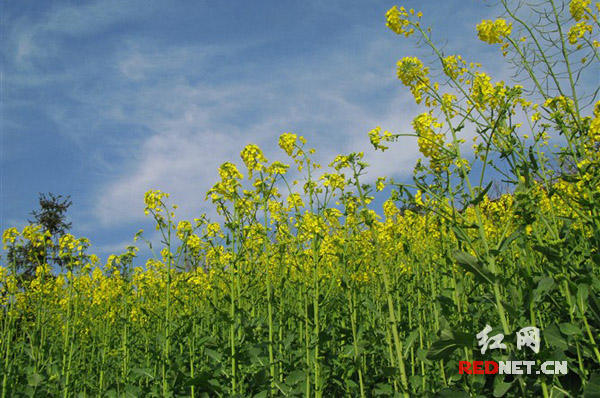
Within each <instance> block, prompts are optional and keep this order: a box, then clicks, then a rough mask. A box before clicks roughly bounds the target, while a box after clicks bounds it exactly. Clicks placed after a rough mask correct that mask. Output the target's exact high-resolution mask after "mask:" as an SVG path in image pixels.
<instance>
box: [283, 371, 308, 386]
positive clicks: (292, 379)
mask: <svg viewBox="0 0 600 398" xmlns="http://www.w3.org/2000/svg"><path fill="white" fill-rule="evenodd" d="M304 380H306V373H304V371H303V370H293V371H291V372H290V374H289V375H288V376H287V377H286V378H285V382H286V383H287V384H288V385H290V386H293V385H295V384H298V383H300V382H301V381H304Z"/></svg>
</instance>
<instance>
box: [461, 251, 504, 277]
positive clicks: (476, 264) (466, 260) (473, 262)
mask: <svg viewBox="0 0 600 398" xmlns="http://www.w3.org/2000/svg"><path fill="white" fill-rule="evenodd" d="M452 255H453V257H454V259H455V260H456V262H457V263H458V264H459V265H460V266H461V267H462V268H463V269H464V270H465V271H468V272H471V273H472V274H473V275H475V278H476V279H477V280H478V281H479V282H482V283H488V284H490V285H492V284H494V279H495V277H494V275H493V274H492V273H491V272H490V271H488V270H487V269H485V267H484V265H483V264H482V263H481V261H479V260H478V259H477V257H474V256H472V255H470V254H468V253H465V252H463V251H460V250H454V251H453V252H452Z"/></svg>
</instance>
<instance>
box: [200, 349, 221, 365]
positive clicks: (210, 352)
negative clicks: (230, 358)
mask: <svg viewBox="0 0 600 398" xmlns="http://www.w3.org/2000/svg"><path fill="white" fill-rule="evenodd" d="M204 353H205V354H206V355H208V356H209V357H211V358H212V359H214V360H215V361H216V362H221V358H222V355H221V354H220V353H219V352H217V351H215V350H213V349H212V348H204Z"/></svg>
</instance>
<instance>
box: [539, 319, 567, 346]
mask: <svg viewBox="0 0 600 398" xmlns="http://www.w3.org/2000/svg"><path fill="white" fill-rule="evenodd" d="M543 334H544V339H546V342H547V343H548V344H550V345H552V346H554V347H557V348H560V349H561V350H566V349H567V348H569V346H568V344H567V341H566V340H565V339H564V337H563V336H562V335H561V334H560V332H559V331H558V327H557V326H556V325H550V326H547V327H546V328H545V329H544V331H543Z"/></svg>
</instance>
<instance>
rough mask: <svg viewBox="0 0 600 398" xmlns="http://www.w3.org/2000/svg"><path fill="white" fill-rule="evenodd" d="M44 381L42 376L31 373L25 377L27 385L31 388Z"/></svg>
mask: <svg viewBox="0 0 600 398" xmlns="http://www.w3.org/2000/svg"><path fill="white" fill-rule="evenodd" d="M43 381H44V376H42V375H40V374H39V373H37V372H33V373H30V374H28V375H27V384H28V385H30V386H31V387H37V386H39V385H40V384H42V382H43Z"/></svg>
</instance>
